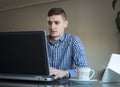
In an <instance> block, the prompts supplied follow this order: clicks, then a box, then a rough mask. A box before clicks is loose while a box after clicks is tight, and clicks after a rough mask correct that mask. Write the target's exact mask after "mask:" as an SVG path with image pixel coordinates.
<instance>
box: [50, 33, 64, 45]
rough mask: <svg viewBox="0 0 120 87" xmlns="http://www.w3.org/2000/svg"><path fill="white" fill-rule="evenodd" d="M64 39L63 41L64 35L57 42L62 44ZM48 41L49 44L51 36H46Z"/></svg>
mask: <svg viewBox="0 0 120 87" xmlns="http://www.w3.org/2000/svg"><path fill="white" fill-rule="evenodd" d="M64 39H65V34H64V35H63V36H62V37H61V38H60V39H59V40H58V41H60V42H63V41H64ZM48 41H49V42H50V43H51V36H50V35H48ZM58 41H57V42H58Z"/></svg>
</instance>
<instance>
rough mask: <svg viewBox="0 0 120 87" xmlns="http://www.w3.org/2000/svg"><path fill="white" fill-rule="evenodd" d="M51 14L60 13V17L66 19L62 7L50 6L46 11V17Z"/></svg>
mask: <svg viewBox="0 0 120 87" xmlns="http://www.w3.org/2000/svg"><path fill="white" fill-rule="evenodd" d="M52 15H62V17H63V18H64V19H65V20H67V15H66V13H65V11H64V10H63V9H62V8H52V9H50V10H49V11H48V17H50V16H52Z"/></svg>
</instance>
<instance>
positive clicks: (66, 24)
mask: <svg viewBox="0 0 120 87" xmlns="http://www.w3.org/2000/svg"><path fill="white" fill-rule="evenodd" d="M64 26H65V28H67V27H68V21H67V20H65V21H64Z"/></svg>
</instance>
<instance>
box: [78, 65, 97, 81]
mask: <svg viewBox="0 0 120 87" xmlns="http://www.w3.org/2000/svg"><path fill="white" fill-rule="evenodd" d="M77 74H78V80H81V81H89V80H90V79H91V78H92V77H93V76H94V75H95V71H94V70H93V69H91V68H90V67H78V68H77Z"/></svg>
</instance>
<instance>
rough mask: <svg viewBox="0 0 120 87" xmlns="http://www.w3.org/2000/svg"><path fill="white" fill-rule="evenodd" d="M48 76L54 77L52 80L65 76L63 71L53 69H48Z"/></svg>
mask: <svg viewBox="0 0 120 87" xmlns="http://www.w3.org/2000/svg"><path fill="white" fill-rule="evenodd" d="M50 75H53V76H54V79H58V78H63V77H65V76H66V72H65V71H64V70H59V69H55V68H52V67H50Z"/></svg>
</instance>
